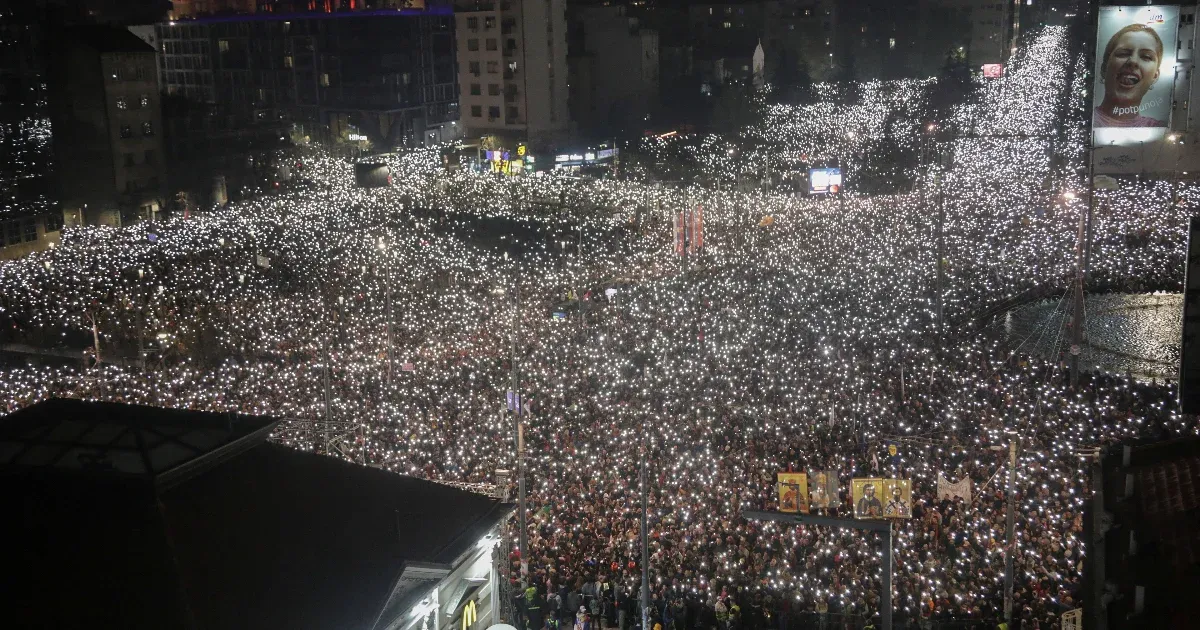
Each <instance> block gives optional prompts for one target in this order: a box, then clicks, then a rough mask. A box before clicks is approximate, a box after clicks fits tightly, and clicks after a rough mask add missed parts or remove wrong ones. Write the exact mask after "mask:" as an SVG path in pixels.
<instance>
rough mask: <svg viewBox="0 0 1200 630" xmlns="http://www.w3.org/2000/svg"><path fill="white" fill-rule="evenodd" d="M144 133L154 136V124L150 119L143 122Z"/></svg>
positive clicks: (144, 134)
mask: <svg viewBox="0 0 1200 630" xmlns="http://www.w3.org/2000/svg"><path fill="white" fill-rule="evenodd" d="M142 135H143V136H153V135H154V125H152V124H150V122H149V121H147V122H144V123H142Z"/></svg>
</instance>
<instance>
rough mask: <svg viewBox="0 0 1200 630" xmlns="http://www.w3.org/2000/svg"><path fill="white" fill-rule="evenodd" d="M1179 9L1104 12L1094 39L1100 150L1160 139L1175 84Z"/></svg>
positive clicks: (1107, 9)
mask: <svg viewBox="0 0 1200 630" xmlns="http://www.w3.org/2000/svg"><path fill="white" fill-rule="evenodd" d="M1178 28H1179V7H1177V6H1132V7H1101V8H1100V20H1099V32H1098V33H1097V38H1096V71H1095V77H1096V83H1095V88H1094V95H1095V96H1094V103H1095V107H1094V108H1093V110H1092V135H1093V140H1094V142H1095V146H1097V147H1106V146H1114V145H1116V146H1128V145H1133V144H1138V143H1142V142H1149V141H1153V140H1158V139H1161V138H1162V137H1163V136H1164V135H1165V134H1166V131H1167V124H1168V123H1169V122H1170V116H1171V92H1172V87H1173V86H1174V84H1175V46H1176V44H1175V42H1176V35H1177V31H1178Z"/></svg>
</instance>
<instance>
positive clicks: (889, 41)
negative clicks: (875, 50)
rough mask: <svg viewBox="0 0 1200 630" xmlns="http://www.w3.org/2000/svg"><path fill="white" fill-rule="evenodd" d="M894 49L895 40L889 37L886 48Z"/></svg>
mask: <svg viewBox="0 0 1200 630" xmlns="http://www.w3.org/2000/svg"><path fill="white" fill-rule="evenodd" d="M895 47H896V38H895V37H889V38H888V48H895Z"/></svg>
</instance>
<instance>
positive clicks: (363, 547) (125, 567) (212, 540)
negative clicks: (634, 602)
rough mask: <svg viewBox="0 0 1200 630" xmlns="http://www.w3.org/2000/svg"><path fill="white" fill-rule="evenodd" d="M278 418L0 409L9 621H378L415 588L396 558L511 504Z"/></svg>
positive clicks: (488, 524)
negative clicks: (2, 413) (317, 439)
mask: <svg viewBox="0 0 1200 630" xmlns="http://www.w3.org/2000/svg"><path fill="white" fill-rule="evenodd" d="M274 425H275V421H273V420H271V419H268V418H256V417H250V416H242V415H237V414H211V413H202V412H191V411H176V410H164V409H155V408H151V407H139V406H132V405H120V404H115V403H97V402H83V401H74V400H50V401H46V402H43V403H41V404H38V405H35V406H33V407H30V408H28V409H25V410H22V411H19V412H17V413H14V414H12V415H10V416H8V417H5V418H0V494H3V496H5V497H7V498H8V500H7V501H6V505H5V517H4V518H3V519H0V522H3V523H4V525H3V526H2V527H3V530H0V531H4V532H5V533H6V534H8V535H7V537H6V540H9V541H12V544H11V547H12V549H11V550H10V551H9V552H8V553H7V554H6V558H5V565H6V567H7V568H8V573H9V576H10V578H11V577H13V576H19V578H16V579H15V580H10V581H11V583H12V584H13V587H11V588H6V589H0V592H2V593H3V596H0V601H4V600H7V601H4V604H3V605H4V607H5V609H6V613H5V618H6V622H5V623H6V625H7V624H12V625H11V627H39V628H66V627H70V628H79V627H121V628H221V629H226V628H293V629H302V628H314V629H315V628H373V627H375V624H376V623H378V622H379V619H380V618H381V617H382V616H383V615H382V613H383V612H384V611H385V610H388V611H396V610H407V609H408V608H410V607H411V606H412V605H413V604H414V603H415V600H416V599H417V598H419V597H421V596H423V595H424V592H423V591H421V590H420V588H419V587H417V588H406V586H405V584H401V576H402V574H404V573H405V570H406V568H413V567H429V566H435V567H436V566H446V565H450V564H451V563H453V562H454V560H455V559H456V558H457V557H459V556H460V555H461V554H462V553H464V552H465V551H468V550H470V549H472V548H474V546H475V544H476V542H477V541H478V540H479V539H480V538H482V537H483V536H484V535H485V534H487V533H488V532H489V531H491V529H492V528H493V527H494V526H495V525H496V524H497V523H499V522H500V521H501V520H503V519H504V518H505V517H506V516H507V514H508V512H509V510H510V509H511V506H510V505H508V504H504V503H501V502H500V501H499V500H496V499H492V498H489V497H486V496H483V495H479V494H474V493H470V492H466V491H462V490H457V489H454V488H450V487H448V486H444V485H440V484H436V483H432V482H428V481H424V480H420V479H416V478H413V477H405V476H402V475H397V474H394V473H390V472H387V471H384V470H379V469H375V468H369V467H365V466H360V465H357V464H353V463H350V462H346V461H342V460H339V459H334V458H332V457H326V456H323V455H316V454H312V453H305V452H301V451H296V450H293V449H290V448H287V447H284V446H280V445H278V444H272V443H267V442H266V441H265V438H266V436H267V434H268V432H269V431H270V429H271V428H272V427H273V426H274ZM406 581H412V580H408V579H407V576H406ZM415 583H416V582H414V584H415Z"/></svg>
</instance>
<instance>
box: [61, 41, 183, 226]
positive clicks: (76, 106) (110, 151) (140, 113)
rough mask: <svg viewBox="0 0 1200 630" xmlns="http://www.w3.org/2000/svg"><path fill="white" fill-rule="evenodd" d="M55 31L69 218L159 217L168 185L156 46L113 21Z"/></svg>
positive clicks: (113, 221) (64, 193)
mask: <svg viewBox="0 0 1200 630" xmlns="http://www.w3.org/2000/svg"><path fill="white" fill-rule="evenodd" d="M55 36H56V37H61V39H60V40H59V41H60V42H61V45H59V46H56V47H55V48H54V50H53V51H52V53H51V55H50V71H49V72H48V77H49V79H50V80H49V84H48V85H49V104H50V119H51V125H52V128H53V146H54V153H55V156H56V162H57V168H56V173H57V182H58V189H59V191H60V194H61V207H62V209H63V214H64V217H66V219H67V222H68V223H89V224H92V223H104V224H109V225H121V224H123V223H125V222H128V221H131V220H135V219H137V218H139V217H140V218H146V219H152V218H154V217H155V216H156V214H157V213H158V212H159V211H161V210H162V209H163V199H164V194H165V190H166V188H165V185H166V177H165V169H164V162H163V159H164V158H163V143H162V110H161V103H160V96H159V85H158V76H157V67H158V65H157V61H156V59H155V51H154V49H152V48H151V47H150V46H149V45H147V44H146V43H145V42H143V41H142V40H141V39H139V38H138V37H136V36H135V35H133V34H132V33H130V32H129V31H127V30H125V29H121V28H116V27H82V28H75V29H69V30H66V31H63V32H60V33H56V34H55Z"/></svg>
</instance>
